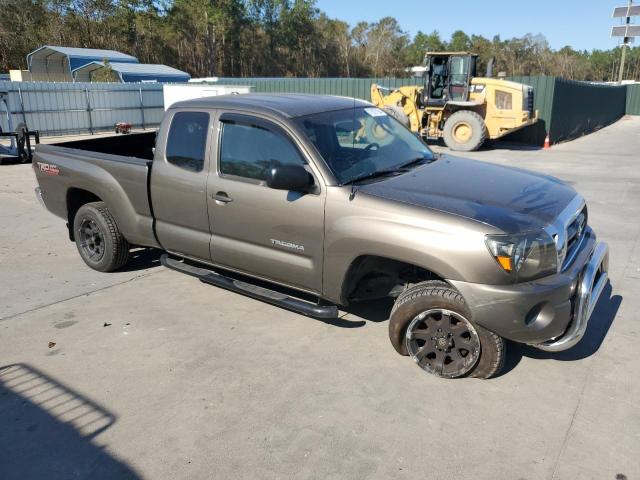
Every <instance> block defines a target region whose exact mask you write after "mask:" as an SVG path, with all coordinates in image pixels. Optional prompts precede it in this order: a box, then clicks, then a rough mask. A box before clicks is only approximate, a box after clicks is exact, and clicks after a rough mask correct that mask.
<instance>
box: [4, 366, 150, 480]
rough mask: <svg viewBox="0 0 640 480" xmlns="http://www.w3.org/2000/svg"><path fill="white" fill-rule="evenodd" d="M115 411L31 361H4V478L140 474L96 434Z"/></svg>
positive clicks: (130, 476)
mask: <svg viewBox="0 0 640 480" xmlns="http://www.w3.org/2000/svg"><path fill="white" fill-rule="evenodd" d="M115 422H116V417H115V415H114V414H112V413H111V412H109V411H108V410H106V409H105V408H104V407H102V406H100V405H98V404H97V403H95V402H94V401H92V400H90V399H89V398H87V397H85V396H83V395H82V394H80V393H78V392H76V391H74V390H72V389H71V388H70V387H68V386H66V385H64V384H62V383H60V382H58V381H57V380H55V379H53V378H51V377H50V376H48V375H47V374H45V373H43V372H41V371H39V370H37V369H36V368H34V367H32V366H30V365H26V364H20V363H18V364H13V365H6V366H0V445H2V461H1V462H0V463H1V464H2V467H1V471H2V475H1V476H2V478H6V479H12V478H15V479H18V478H29V479H67V478H79V479H84V478H86V479H92V480H94V479H105V480H106V479H114V478H118V479H123V478H127V479H128V478H131V479H135V478H140V476H139V475H138V474H137V473H136V472H135V471H134V470H133V469H132V468H131V467H130V466H128V465H127V464H126V463H124V462H122V461H121V460H118V459H116V458H114V457H112V456H111V455H110V454H109V453H107V452H106V451H105V449H104V446H103V445H97V444H96V443H94V441H93V440H94V438H95V437H96V436H97V435H99V434H100V433H102V432H104V431H105V430H107V429H108V428H110V427H111V426H112V425H113V424H114V423H115Z"/></svg>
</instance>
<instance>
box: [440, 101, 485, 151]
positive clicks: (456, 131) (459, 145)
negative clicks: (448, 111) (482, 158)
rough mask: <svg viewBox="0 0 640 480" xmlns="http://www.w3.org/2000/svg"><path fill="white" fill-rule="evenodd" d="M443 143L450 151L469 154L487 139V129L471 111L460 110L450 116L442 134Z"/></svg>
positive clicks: (478, 116)
mask: <svg viewBox="0 0 640 480" xmlns="http://www.w3.org/2000/svg"><path fill="white" fill-rule="evenodd" d="M442 134H443V137H444V143H446V145H447V147H449V148H450V149H451V150H459V151H462V152H471V151H473V150H477V149H478V148H480V147H481V146H482V144H483V143H484V142H485V140H486V139H487V127H486V125H485V124H484V120H483V118H482V117H481V116H480V115H478V114H477V113H476V112H474V111H472V110H460V111H457V112H455V113H454V114H453V115H451V116H450V117H449V118H448V119H447V121H446V122H445V124H444V130H443V132H442Z"/></svg>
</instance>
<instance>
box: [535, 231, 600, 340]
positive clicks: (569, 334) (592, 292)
mask: <svg viewBox="0 0 640 480" xmlns="http://www.w3.org/2000/svg"><path fill="white" fill-rule="evenodd" d="M608 270H609V247H608V245H607V244H606V243H604V242H600V243H598V244H597V245H596V248H595V250H594V251H593V254H592V255H591V258H590V259H589V262H588V263H587V265H586V266H585V268H584V270H583V272H582V275H581V276H580V280H579V283H578V291H577V292H576V296H575V302H574V303H575V305H574V309H573V311H574V313H573V319H572V322H571V324H570V325H569V328H568V329H567V331H566V332H565V333H564V334H563V335H562V336H561V337H559V338H556V339H552V340H549V341H547V342H544V343H542V344H539V345H536V347H538V348H540V349H542V350H546V351H548V352H560V351H562V350H568V349H569V348H571V347H573V346H574V345H575V344H576V343H578V342H579V341H580V339H581V338H582V337H583V336H584V333H585V332H586V331H587V324H588V323H589V319H590V318H591V314H592V313H593V310H594V308H595V307H596V304H597V303H598V298H600V294H601V293H602V291H603V290H604V287H605V285H606V284H607V280H608V279H609V275H608Z"/></svg>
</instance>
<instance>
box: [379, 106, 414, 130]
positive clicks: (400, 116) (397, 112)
mask: <svg viewBox="0 0 640 480" xmlns="http://www.w3.org/2000/svg"><path fill="white" fill-rule="evenodd" d="M382 110H383V111H384V112H385V113H386V114H387V115H389V116H390V117H393V118H395V119H396V120H398V121H399V122H400V123H401V124H402V125H404V126H405V127H407V128H409V129H411V120H409V116H408V115H407V114H406V113H404V110H403V109H402V107H397V106H393V105H387V106H385V107H382Z"/></svg>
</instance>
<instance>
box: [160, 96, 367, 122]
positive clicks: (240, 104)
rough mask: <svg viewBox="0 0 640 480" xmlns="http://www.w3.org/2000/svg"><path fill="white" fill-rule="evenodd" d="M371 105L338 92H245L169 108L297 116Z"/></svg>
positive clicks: (178, 103) (186, 101) (190, 101)
mask: <svg viewBox="0 0 640 480" xmlns="http://www.w3.org/2000/svg"><path fill="white" fill-rule="evenodd" d="M370 106H371V104H370V103H369V102H365V101H364V100H358V99H354V98H350V97H338V96H334V95H309V94H300V93H243V94H239V95H220V96H217V97H202V98H196V99H192V100H185V101H183V102H176V103H174V104H173V105H171V107H169V108H171V109H174V108H230V109H233V108H237V109H242V110H249V111H255V112H263V113H272V114H273V113H275V114H279V115H282V116H284V117H288V118H294V117H303V116H305V115H312V114H314V113H322V112H329V111H332V110H343V109H346V108H353V107H370Z"/></svg>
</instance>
